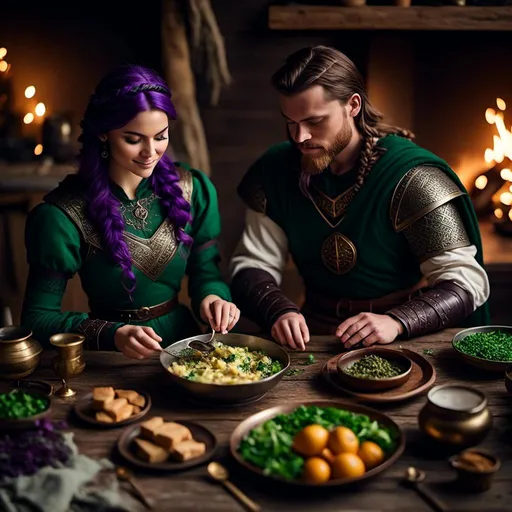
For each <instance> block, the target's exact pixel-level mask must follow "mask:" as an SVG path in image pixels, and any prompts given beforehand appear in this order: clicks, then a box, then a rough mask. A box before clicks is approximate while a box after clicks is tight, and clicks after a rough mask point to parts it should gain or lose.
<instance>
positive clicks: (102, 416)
mask: <svg viewBox="0 0 512 512" xmlns="http://www.w3.org/2000/svg"><path fill="white" fill-rule="evenodd" d="M96 419H97V420H98V421H102V422H103V423H114V419H113V418H111V417H110V416H109V415H108V414H107V413H106V412H103V411H99V412H97V413H96Z"/></svg>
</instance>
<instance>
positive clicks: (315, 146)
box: [296, 142, 325, 149]
mask: <svg viewBox="0 0 512 512" xmlns="http://www.w3.org/2000/svg"><path fill="white" fill-rule="evenodd" d="M296 145H297V147H299V148H307V149H325V148H324V146H321V145H320V144H310V143H309V142H300V143H296Z"/></svg>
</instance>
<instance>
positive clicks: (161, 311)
mask: <svg viewBox="0 0 512 512" xmlns="http://www.w3.org/2000/svg"><path fill="white" fill-rule="evenodd" d="M177 305H178V297H173V298H172V299H170V300H167V301H165V302H162V303H161V304H157V305H156V306H143V307H140V308H139V309H123V310H112V311H93V312H92V313H91V314H90V315H89V318H91V319H95V318H101V319H102V320H108V321H109V322H123V323H125V324H129V323H131V322H147V321H149V320H153V319H154V318H158V317H160V316H164V315H166V314H167V313H169V312H170V311H172V310H173V309H174V308H175V307H176V306H177Z"/></svg>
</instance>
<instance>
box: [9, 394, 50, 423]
mask: <svg viewBox="0 0 512 512" xmlns="http://www.w3.org/2000/svg"><path fill="white" fill-rule="evenodd" d="M12 391H19V390H12ZM22 391H23V392H24V393H28V394H30V395H33V396H34V397H37V398H41V399H43V400H47V402H48V407H47V408H46V409H45V410H44V411H42V412H40V413H38V414H34V415H33V416H28V417H27V418H0V431H1V432H15V431H18V430H26V429H30V428H35V427H36V423H37V421H39V420H43V419H45V418H48V417H50V416H51V413H52V402H51V399H50V397H49V396H48V395H45V394H44V393H42V392H40V391H27V390H22Z"/></svg>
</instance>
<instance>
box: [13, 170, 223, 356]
mask: <svg viewBox="0 0 512 512" xmlns="http://www.w3.org/2000/svg"><path fill="white" fill-rule="evenodd" d="M178 169H179V171H180V174H181V180H180V186H181V188H182V190H183V195H184V197H185V199H187V201H189V202H190V204H191V213H192V219H193V220H192V222H191V223H189V225H188V226H187V227H186V229H185V231H186V233H188V234H189V235H190V236H191V237H192V238H193V239H194V244H193V246H192V248H191V249H190V248H188V247H186V246H184V245H183V244H180V245H179V246H178V245H177V242H176V239H175V235H174V231H173V227H172V225H171V223H170V221H168V220H166V217H165V215H164V211H163V208H162V205H161V204H160V202H159V199H158V197H157V196H156V195H155V194H154V193H153V191H152V189H151V187H150V183H149V180H143V181H142V182H141V183H140V185H139V186H138V188H137V190H136V199H133V200H130V199H128V197H127V196H126V194H125V193H124V191H123V190H122V189H121V188H120V187H119V186H117V185H116V184H114V183H113V182H111V190H112V192H113V193H114V195H115V196H116V198H117V199H118V200H119V202H120V210H121V213H122V214H123V218H124V220H125V240H126V241H127V244H128V247H129V249H130V254H131V256H132V262H133V265H132V269H133V272H134V274H135V277H136V288H135V291H134V292H133V295H132V296H133V302H131V301H130V298H129V295H128V293H127V292H126V290H125V289H124V288H123V286H122V284H121V269H120V267H119V266H118V265H115V264H114V263H113V261H112V260H111V259H110V257H109V256H108V255H107V253H106V252H105V251H103V250H102V248H101V245H102V244H101V241H100V237H99V236H98V233H97V232H96V230H95V229H94V227H93V226H92V224H91V223H90V222H89V221H88V219H87V217H86V215H85V201H84V200H83V198H82V196H81V194H80V190H79V188H78V184H77V176H68V177H67V178H66V179H65V180H64V181H63V182H62V183H61V184H60V185H59V187H58V188H57V189H55V190H54V191H53V192H51V193H50V194H48V196H46V197H45V202H44V203H42V204H40V205H38V206H37V207H36V208H34V210H32V212H31V213H30V214H29V217H28V219H27V224H26V235H25V236H26V241H25V243H26V248H27V259H28V264H29V280H28V283H27V289H26V293H25V300H24V304H23V312H22V323H23V325H26V326H28V327H30V328H31V329H32V331H33V333H34V336H35V337H36V338H37V339H38V340H39V341H41V343H42V344H43V345H45V346H47V347H48V346H49V338H50V336H51V335H53V334H55V333H62V332H84V333H85V334H86V335H88V340H87V342H88V344H87V345H86V346H88V348H99V349H113V348H115V347H114V343H113V337H114V333H115V331H116V329H117V328H118V327H120V326H121V325H123V324H122V323H110V322H109V323H107V324H106V323H105V322H104V321H103V322H102V321H101V320H100V321H91V320H89V314H88V313H77V312H61V303H62V296H63V294H64V291H65V287H66V282H67V281H66V279H69V278H70V277H72V276H73V275H74V274H75V273H77V272H78V274H79V276H80V280H81V283H82V287H83V289H84V291H85V293H86V294H87V297H88V299H89V307H90V310H91V311H93V312H94V311H112V310H125V309H138V308H140V307H143V306H154V305H156V304H160V303H163V302H166V301H168V300H170V299H172V298H173V297H176V296H177V295H178V292H179V289H180V285H181V282H182V279H183V277H184V275H185V274H187V275H188V277H189V290H188V292H189V295H190V297H191V303H192V309H193V311H194V313H195V316H196V318H199V305H200V303H201V301H202V299H203V298H204V297H206V296H207V295H210V294H214V295H218V296H219V297H221V298H223V299H225V300H228V301H230V300H231V296H230V293H229V288H228V286H227V285H226V283H225V282H224V281H223V279H222V277H221V274H220V270H219V267H218V262H219V252H218V248H217V245H216V243H215V240H216V238H217V237H218V235H219V233H220V226H221V223H220V216H219V211H218V204H217V194H216V190H215V188H214V186H213V184H212V183H211V181H210V180H209V179H208V178H207V177H206V176H205V175H204V174H203V173H201V172H200V171H197V170H194V169H188V168H185V167H184V166H183V165H181V166H179V167H178ZM137 201H139V202H140V204H142V205H143V206H144V207H145V208H147V210H148V212H149V215H148V217H147V219H146V221H145V223H143V222H142V221H141V220H140V219H138V218H136V217H135V216H134V215H133V211H134V209H135V207H136V206H137ZM106 320H108V319H106ZM131 323H134V324H137V325H149V326H150V327H152V328H153V329H154V330H155V332H156V333H157V334H158V335H160V336H161V337H162V338H163V342H162V346H164V347H165V346H168V345H169V344H171V343H173V342H174V341H177V340H179V339H182V338H184V337H187V336H191V335H193V334H195V333H198V332H199V328H198V326H197V323H196V321H195V320H194V318H193V316H192V314H191V312H190V310H189V309H188V308H186V307H185V306H183V305H178V306H177V307H175V308H174V309H173V310H172V311H170V312H169V313H167V314H166V315H164V316H161V317H158V318H155V319H152V320H150V321H147V322H131ZM100 334H101V335H100Z"/></svg>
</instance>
